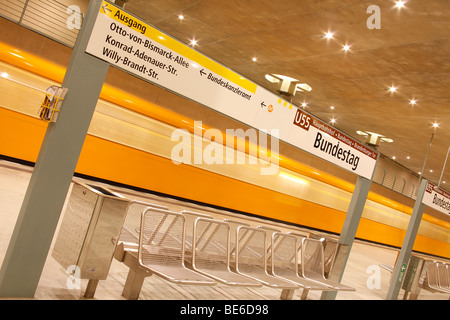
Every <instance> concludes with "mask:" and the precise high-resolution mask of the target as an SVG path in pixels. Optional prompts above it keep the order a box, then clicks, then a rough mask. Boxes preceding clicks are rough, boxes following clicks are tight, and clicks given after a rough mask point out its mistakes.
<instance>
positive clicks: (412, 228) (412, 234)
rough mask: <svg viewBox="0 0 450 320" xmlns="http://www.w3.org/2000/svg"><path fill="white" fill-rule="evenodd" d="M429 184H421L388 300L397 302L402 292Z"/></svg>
mask: <svg viewBox="0 0 450 320" xmlns="http://www.w3.org/2000/svg"><path fill="white" fill-rule="evenodd" d="M427 183H428V181H427V180H422V183H421V184H420V187H419V191H418V193H417V199H416V203H415V204H414V209H413V212H412V214H411V219H410V220H409V224H408V229H407V230H406V236H405V239H404V240H403V245H402V249H401V250H400V254H399V255H398V258H397V263H396V264H395V267H394V271H393V273H392V277H391V279H392V280H391V284H390V286H389V290H388V293H387V296H386V299H387V300H397V297H398V294H399V292H400V288H401V285H402V281H403V276H404V274H405V271H406V267H407V265H408V261H409V257H410V255H411V251H412V247H413V245H414V241H415V240H416V236H417V231H418V230H419V225H420V221H421V220H422V214H423V211H424V209H425V204H423V203H422V199H423V196H424V194H425V188H426V186H427Z"/></svg>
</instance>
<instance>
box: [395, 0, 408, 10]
mask: <svg viewBox="0 0 450 320" xmlns="http://www.w3.org/2000/svg"><path fill="white" fill-rule="evenodd" d="M405 2H406V1H401V0H399V1H395V7H396V8H397V9H401V8H404V7H405Z"/></svg>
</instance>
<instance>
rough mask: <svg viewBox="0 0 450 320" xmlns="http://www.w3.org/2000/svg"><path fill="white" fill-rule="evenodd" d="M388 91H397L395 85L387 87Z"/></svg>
mask: <svg viewBox="0 0 450 320" xmlns="http://www.w3.org/2000/svg"><path fill="white" fill-rule="evenodd" d="M389 92H391V93H394V92H397V87H394V86H393V85H392V86H390V87H389Z"/></svg>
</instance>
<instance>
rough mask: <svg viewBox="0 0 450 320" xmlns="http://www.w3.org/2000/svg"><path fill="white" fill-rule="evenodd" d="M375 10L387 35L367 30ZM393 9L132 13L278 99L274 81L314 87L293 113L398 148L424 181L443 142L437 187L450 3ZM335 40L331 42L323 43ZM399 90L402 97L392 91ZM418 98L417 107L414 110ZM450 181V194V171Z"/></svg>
mask: <svg viewBox="0 0 450 320" xmlns="http://www.w3.org/2000/svg"><path fill="white" fill-rule="evenodd" d="M370 5H376V6H378V7H379V8H380V18H381V19H380V20H379V22H380V27H381V28H380V29H370V28H368V26H367V20H368V19H369V18H371V17H375V16H373V13H374V12H373V11H369V13H367V9H368V7H369V6H370ZM394 5H395V1H393V0H373V1H361V0H345V1H338V0H308V1H307V0H303V1H302V0H280V1H273V0H244V1H242V0H239V1H238V0H228V1H222V0H152V1H144V0H129V1H128V2H127V3H126V5H125V9H126V10H127V11H129V12H131V13H133V14H135V15H136V16H138V17H140V18H142V19H144V20H146V21H148V22H149V23H150V24H152V25H154V26H156V27H157V28H159V29H161V30H162V31H164V32H165V33H167V34H169V35H171V36H173V37H174V38H177V39H178V40H180V41H182V42H185V43H187V44H189V43H190V41H191V39H195V40H196V41H197V43H198V44H197V46H196V47H195V48H196V49H197V50H198V51H200V52H202V53H204V54H205V55H207V56H209V57H211V58H213V59H215V60H216V61H218V62H220V63H222V64H223V65H225V66H227V67H228V68H230V69H233V70H235V71H236V72H238V73H240V74H242V75H244V76H245V77H247V78H248V79H250V80H252V81H254V82H255V83H257V84H258V85H260V86H263V87H266V88H267V89H269V90H272V91H273V92H276V86H275V85H274V84H272V83H270V82H268V81H267V80H266V79H265V77H264V76H265V75H266V74H271V73H276V74H283V75H287V76H290V77H293V78H296V79H299V80H301V82H305V83H307V84H309V85H310V86H311V87H312V91H311V92H309V93H308V94H307V95H304V94H297V95H296V96H294V97H293V98H292V102H293V104H295V105H297V106H299V107H300V106H301V104H302V102H303V101H306V102H307V104H308V105H307V107H306V109H307V111H309V112H310V113H312V114H313V115H315V116H317V117H319V118H321V119H322V120H324V121H327V122H329V121H330V120H331V119H332V118H334V119H336V122H335V124H334V126H335V127H337V128H338V129H340V130H342V131H343V132H345V133H347V134H348V135H351V136H353V137H354V138H356V139H358V140H360V141H363V142H364V141H365V138H364V137H362V136H359V135H358V134H357V133H356V131H358V130H363V131H370V132H375V133H378V134H381V135H384V136H386V137H389V138H391V139H393V140H394V142H393V143H384V142H382V143H381V145H380V147H379V148H378V150H379V151H380V152H381V153H382V154H384V155H386V156H388V157H392V156H395V157H396V160H395V161H396V162H398V163H400V164H402V165H404V166H405V167H407V168H409V169H411V170H412V171H414V172H416V173H417V172H419V171H421V169H422V166H423V164H424V160H425V157H426V153H427V150H428V146H429V144H430V140H431V137H432V134H433V133H435V134H434V138H433V142H432V146H431V149H430V153H429V157H428V160H427V164H426V170H425V172H424V177H426V178H427V179H430V180H431V181H434V182H435V183H437V182H438V181H439V178H440V175H441V172H442V169H443V165H444V162H445V158H446V154H447V150H448V148H449V145H450V90H448V88H449V87H450V73H449V72H450V33H449V30H450V19H449V17H450V1H449V0H432V1H423V0H408V1H406V2H405V7H404V8H402V9H398V8H395V7H394ZM180 14H182V15H183V16H184V19H183V20H180V19H178V16H179V15H180ZM327 31H330V32H333V38H332V39H326V38H324V33H325V32H327ZM344 44H348V45H350V46H351V47H350V50H349V51H347V52H345V51H344V50H343V49H342V48H343V45H344ZM253 57H255V58H257V61H256V62H255V61H252V58H253ZM390 86H395V87H396V88H397V92H395V93H391V92H389V90H388V88H389V87H390ZM411 99H415V100H417V103H416V104H415V105H411V104H410V100H411ZM330 106H334V110H332V109H330ZM433 123H438V124H439V127H438V128H436V129H434V128H433V127H432V124H433ZM407 157H409V159H408V158H407ZM430 169H431V170H433V172H432V173H431V172H430ZM443 180H446V182H447V184H443V185H442V186H443V187H444V188H446V189H448V184H450V164H449V165H448V166H447V167H446V170H445V173H444V179H443Z"/></svg>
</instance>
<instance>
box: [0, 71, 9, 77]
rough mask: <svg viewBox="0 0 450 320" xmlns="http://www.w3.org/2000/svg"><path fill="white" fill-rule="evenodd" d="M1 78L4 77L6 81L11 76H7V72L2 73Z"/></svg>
mask: <svg viewBox="0 0 450 320" xmlns="http://www.w3.org/2000/svg"><path fill="white" fill-rule="evenodd" d="M1 76H2V78H5V79H6V78H8V77H9V74H7V73H6V72H2V74H1Z"/></svg>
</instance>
